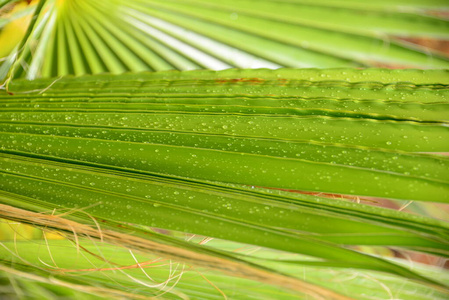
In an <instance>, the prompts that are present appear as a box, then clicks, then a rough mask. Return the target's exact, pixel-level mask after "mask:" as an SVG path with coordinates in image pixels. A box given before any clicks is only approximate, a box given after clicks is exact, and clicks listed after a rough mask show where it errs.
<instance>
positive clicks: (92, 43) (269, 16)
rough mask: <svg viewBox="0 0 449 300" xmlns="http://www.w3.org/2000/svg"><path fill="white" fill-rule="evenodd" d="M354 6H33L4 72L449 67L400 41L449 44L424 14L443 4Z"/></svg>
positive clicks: (267, 0)
mask: <svg viewBox="0 0 449 300" xmlns="http://www.w3.org/2000/svg"><path fill="white" fill-rule="evenodd" d="M354 2H356V1H351V3H350V4H351V7H348V5H349V4H348V3H347V4H344V3H343V2H340V1H323V2H315V1H314V3H310V1H272V0H264V1H252V0H245V1H235V0H224V1H204V0H189V1H184V0H183V1H180V0H170V1H165V0H164V1H158V0H151V1H141V0H130V1H123V0H113V1H112V0H111V1H97V2H92V1H84V0H82V1H55V0H46V1H40V2H39V5H40V7H37V9H36V11H35V15H34V17H33V23H31V25H30V27H29V30H28V33H27V34H26V35H25V37H24V39H23V42H22V43H21V44H20V45H19V46H18V47H16V50H15V51H13V52H12V53H11V55H10V59H7V60H6V61H5V62H4V63H3V67H2V73H3V76H5V75H6V71H7V70H8V69H9V68H10V67H11V68H12V70H11V72H10V73H11V74H10V75H14V76H26V77H27V78H28V79H33V78H38V77H51V76H61V75H67V74H76V75H82V74H91V73H94V74H96V73H104V72H111V73H123V72H126V71H133V72H138V71H144V70H154V71H161V70H171V69H177V70H191V69H201V68H206V69H227V68H231V67H238V68H279V67H320V68H322V67H363V66H385V65H390V66H395V67H397V66H408V67H420V68H445V67H448V66H449V63H448V59H447V57H443V56H441V55H439V54H435V53H433V54H432V52H429V50H426V49H424V48H421V49H419V47H418V48H417V47H410V46H409V45H408V44H405V43H404V42H402V41H401V40H400V39H397V37H423V36H425V37H429V36H430V37H434V38H443V39H447V38H448V32H449V31H448V28H449V22H448V21H447V20H444V19H438V18H436V17H431V16H426V15H423V14H422V11H425V10H424V9H427V10H430V9H434V8H435V7H438V8H439V9H447V8H448V7H447V6H445V5H443V4H442V3H441V2H439V3H436V2H435V3H426V2H428V1H418V2H413V3H407V4H404V2H403V1H399V2H397V6H395V5H394V4H392V3H389V4H388V6H386V4H385V3H383V2H382V3H380V4H377V5H374V4H371V5H364V7H360V6H357V5H355V4H354ZM384 6H385V7H384ZM440 6H442V7H440ZM404 7H405V8H406V10H407V12H402V10H404ZM106 16H107V17H106ZM13 21H14V18H5V20H3V24H8V22H9V23H10V24H11V25H13ZM3 26H8V25H3ZM5 31H6V30H5ZM55 53H57V54H58V55H55ZM14 61H15V63H13V62H14Z"/></svg>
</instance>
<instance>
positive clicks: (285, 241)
mask: <svg viewBox="0 0 449 300" xmlns="http://www.w3.org/2000/svg"><path fill="white" fill-rule="evenodd" d="M366 72H368V73H369V75H370V79H371V80H370V81H364V80H363V78H365V76H367V74H366ZM445 74H446V71H418V70H407V71H387V70H370V71H364V70H329V71H318V70H293V69H292V70H277V71H270V70H246V71H238V70H228V71H222V72H213V71H192V72H163V73H140V74H125V75H121V76H111V75H97V76H86V77H79V78H58V79H46V80H35V81H33V82H29V81H25V80H16V81H12V82H11V83H10V85H9V94H7V93H4V94H3V95H1V98H2V100H1V102H0V105H1V106H2V112H1V113H0V123H1V124H0V126H1V130H2V132H1V133H0V138H1V140H2V148H1V152H2V154H1V158H0V161H1V163H0V166H1V176H2V181H1V183H0V185H1V190H2V192H1V195H2V196H1V197H2V202H3V203H4V204H8V205H13V206H16V207H21V208H23V209H28V210H33V211H46V210H47V211H48V210H50V211H51V210H53V209H62V208H64V209H66V208H72V209H73V208H75V209H82V210H83V213H82V214H74V215H73V216H76V217H77V219H76V220H78V221H80V222H88V221H89V220H90V218H92V217H93V218H95V219H96V220H98V221H101V222H106V224H109V225H107V226H108V228H112V229H114V230H118V229H119V228H120V226H123V224H127V225H126V226H127V227H129V226H130V227H131V228H134V227H135V226H136V225H141V226H148V227H158V228H165V229H169V230H174V231H180V232H189V233H195V234H200V235H205V236H211V237H217V238H221V239H225V240H231V241H235V242H240V243H249V244H252V245H257V246H262V247H266V248H270V249H276V250H281V251H285V252H289V253H300V254H303V255H307V256H311V257H315V258H316V259H315V260H313V261H307V260H293V261H290V264H295V265H312V266H327V267H334V268H340V267H345V268H348V267H350V268H357V269H358V268H360V269H367V270H371V271H382V272H386V273H389V274H392V275H397V276H403V277H406V278H410V279H414V280H415V281H417V282H421V283H425V284H428V285H430V286H434V287H438V286H439V287H440V288H442V287H443V283H441V282H439V281H438V280H437V279H432V278H427V277H425V276H422V275H421V274H419V273H416V272H413V271H411V270H410V269H409V268H406V267H403V266H400V265H397V264H394V263H391V262H389V261H386V260H384V259H380V258H377V257H373V256H369V255H366V254H362V253H359V252H355V251H353V250H350V249H347V248H346V247H343V245H346V246H354V245H371V246H396V247H404V248H409V249H413V250H418V251H424V252H428V253H431V254H436V255H441V256H447V255H448V252H447V240H448V239H447V237H448V227H447V223H445V222H442V221H437V220H434V219H430V218H424V217H418V216H410V215H408V214H405V213H401V212H394V211H390V210H386V209H381V208H374V207H366V206H360V205H359V204H355V203H347V202H346V203H340V202H335V201H334V200H330V199H326V198H319V197H314V196H307V195H302V194H292V193H288V192H282V191H273V190H267V189H263V188H255V187H254V186H265V187H276V188H287V189H302V190H310V191H326V192H334V193H343V194H355V195H367V196H378V197H389V198H396V199H407V200H411V199H413V200H423V201H440V202H447V198H446V195H447V189H448V184H447V162H448V161H447V159H446V158H445V157H443V156H440V155H435V154H423V153H416V151H417V150H418V151H422V152H432V151H439V152H442V151H447V148H446V143H445V140H446V139H447V138H446V136H447V130H446V129H447V126H446V123H447V121H446V119H445V114H444V112H445V110H447V104H446V102H445V101H444V100H443V95H445V94H446V93H447V85H446V81H447V79H446V78H447V77H444V76H443V77H442V75H445ZM322 75H324V76H322ZM342 76H343V77H346V78H347V79H345V80H343V78H342ZM373 80H374V81H373ZM434 80H438V81H434ZM401 82H402V83H401ZM431 82H434V83H431ZM326 90H327V91H326ZM339 90H350V91H351V93H346V95H348V96H347V97H349V98H345V99H338V97H335V96H333V95H332V94H330V93H329V91H334V92H335V93H337V94H338V91H339ZM305 91H307V92H309V91H310V94H311V97H307V98H304V97H302V96H301V95H304V94H305V93H306V92H305ZM314 91H315V92H316V93H322V94H321V95H319V96H318V94H317V95H315V94H314ZM406 91H410V92H409V93H407V92H406ZM416 93H422V94H424V93H425V94H427V97H426V98H425V99H426V100H427V102H422V103H416V97H417V95H416ZM11 94H13V95H11ZM326 94H327V95H328V96H327V97H326V96H325V95H326ZM404 95H406V96H404ZM407 95H409V96H407ZM161 96H163V97H162V98H161ZM399 96H400V99H399ZM364 99H371V100H364ZM380 99H390V100H389V101H381V100H380ZM346 101H357V102H355V103H363V102H368V103H370V104H371V103H377V105H375V106H374V108H371V105H368V106H367V108H366V109H362V107H361V106H359V110H358V111H356V112H346V111H345V110H340V111H339V110H334V109H329V108H328V104H327V103H335V102H337V103H338V102H340V103H343V104H344V103H345V102H346ZM271 102H273V103H271ZM398 102H399V103H400V104H401V105H405V106H404V107H406V108H407V110H404V109H403V110H398V111H401V114H402V115H401V116H400V117H399V116H395V115H390V114H386V112H389V113H394V107H396V105H397V103H398ZM409 104H413V105H410V106H408V105H409ZM301 105H308V107H307V108H301ZM431 105H437V106H438V110H439V111H440V112H441V115H440V117H438V114H430V113H429V114H427V115H426V114H423V113H422V111H421V109H420V106H424V107H426V106H430V107H431ZM382 106H384V107H382ZM390 107H392V108H393V109H390ZM292 108H293V109H292ZM372 109H375V111H372ZM428 116H431V117H430V118H429V117H428ZM361 122H366V123H367V124H370V127H368V126H364V125H358V126H357V127H355V125H354V124H362V123H361ZM305 125H307V126H305ZM280 127H282V128H280ZM298 128H304V129H303V130H298ZM351 128H356V131H351ZM306 129H307V130H306ZM333 130H335V131H333ZM309 132H310V133H309ZM376 132H378V133H379V135H377V134H375V133H376ZM404 132H406V134H407V135H408V136H407V137H404ZM377 136H379V137H377ZM322 137H324V139H322ZM424 137H426V138H424ZM389 141H391V142H389ZM298 154H299V155H298ZM346 155H348V157H346ZM211 180H212V181H214V182H212V181H211ZM232 184H239V185H232ZM242 185H243V186H242ZM249 186H252V187H249ZM86 214H87V215H86ZM88 216H89V217H88ZM4 217H8V218H11V216H4ZM25 220H26V219H25ZM298 220H304V221H302V222H298ZM20 221H24V220H22V219H20ZM117 222H118V223H117ZM120 224H122V225H120ZM130 224H135V225H130ZM139 228H140V227H135V228H134V229H133V230H140V229H139ZM146 238H147V239H148V237H146ZM153 239H156V240H157V239H160V237H157V238H156V237H152V238H150V240H153ZM178 247H182V248H185V247H187V248H189V247H190V246H189V244H188V243H187V244H186V243H183V244H180V245H178ZM146 250H149V249H146ZM208 255H210V256H211V257H215V256H217V255H221V254H219V253H217V252H212V253H209V254H208ZM226 255H227V257H226V259H227V260H230V261H233V260H235V259H239V260H240V259H241V256H240V255H236V254H235V253H232V252H227V254H226ZM176 258H177V259H181V260H185V259H186V258H185V257H179V256H176ZM188 262H189V263H192V260H188ZM193 263H194V264H195V263H199V262H198V261H196V260H193ZM278 263H282V262H281V261H278ZM262 265H265V262H261V261H259V262H257V263H256V265H255V268H262ZM274 269H276V267H274ZM286 275H288V274H283V275H282V276H286ZM252 276H254V275H252ZM250 278H251V279H255V278H254V277H251V276H250Z"/></svg>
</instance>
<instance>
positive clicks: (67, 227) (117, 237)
mask: <svg viewBox="0 0 449 300" xmlns="http://www.w3.org/2000/svg"><path fill="white" fill-rule="evenodd" d="M0 218H4V219H8V220H12V221H18V222H23V223H28V224H30V223H31V224H33V225H36V226H40V227H44V228H52V229H58V230H62V231H65V233H66V234H69V235H70V233H72V234H73V235H76V236H78V235H81V236H86V237H92V238H96V239H100V236H102V237H103V240H104V241H105V242H106V243H110V244H114V245H118V246H121V247H126V248H128V249H133V250H137V251H141V252H150V253H154V254H156V255H160V256H163V257H165V258H167V259H176V260H178V261H182V262H183V263H186V264H189V265H195V266H197V267H205V268H210V269H215V270H219V271H222V272H224V273H226V274H229V275H232V276H236V277H241V278H246V279H250V280H256V281H259V282H262V283H266V284H270V285H275V286H279V287H283V288H287V289H289V290H293V291H296V292H300V293H301V294H307V295H309V296H311V297H313V298H315V299H323V300H330V299H335V300H350V299H352V298H350V297H347V296H344V295H341V294H338V293H336V292H334V291H331V290H328V289H325V288H322V287H319V286H316V285H313V284H311V283H308V282H306V281H303V280H300V279H297V278H292V277H288V276H285V275H282V274H276V273H273V272H272V271H269V270H263V269H259V268H257V267H255V266H252V265H249V264H244V263H242V262H238V261H233V260H227V259H224V258H221V257H215V256H211V255H207V254H203V253H197V252H194V251H191V250H187V249H182V248H177V247H174V246H171V245H165V244H162V243H158V242H155V241H150V240H146V239H144V238H140V237H136V236H132V235H128V234H124V233H120V232H116V231H112V230H108V229H103V230H102V233H100V232H99V231H98V229H97V228H93V227H91V226H89V225H85V224H81V223H78V222H75V221H71V220H67V219H64V218H61V217H59V216H56V215H45V214H41V213H35V212H31V211H27V210H23V209H20V208H16V207H12V206H9V205H4V204H0ZM75 228H76V231H74V229H75ZM76 236H75V238H76ZM78 242H79V241H77V243H78Z"/></svg>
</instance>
